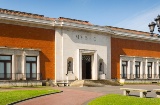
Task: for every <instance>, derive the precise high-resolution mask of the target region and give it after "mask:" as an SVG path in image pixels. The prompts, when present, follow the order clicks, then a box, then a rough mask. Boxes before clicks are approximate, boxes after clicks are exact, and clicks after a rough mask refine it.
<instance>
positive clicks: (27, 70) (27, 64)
mask: <svg viewBox="0 0 160 105" xmlns="http://www.w3.org/2000/svg"><path fill="white" fill-rule="evenodd" d="M26 78H30V63H26Z"/></svg>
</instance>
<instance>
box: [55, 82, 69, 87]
mask: <svg viewBox="0 0 160 105" xmlns="http://www.w3.org/2000/svg"><path fill="white" fill-rule="evenodd" d="M56 84H57V86H58V87H59V86H60V84H62V85H63V86H69V83H67V82H57V83H56Z"/></svg>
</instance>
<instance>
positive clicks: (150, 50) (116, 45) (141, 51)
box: [111, 38, 160, 78]
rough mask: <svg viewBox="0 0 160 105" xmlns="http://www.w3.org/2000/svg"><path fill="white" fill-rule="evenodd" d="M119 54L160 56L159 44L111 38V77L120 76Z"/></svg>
mask: <svg viewBox="0 0 160 105" xmlns="http://www.w3.org/2000/svg"><path fill="white" fill-rule="evenodd" d="M120 55H128V56H142V57H157V58H160V44H158V43H151V42H144V41H135V40H127V39H119V38H111V72H112V73H111V77H112V78H119V76H120Z"/></svg>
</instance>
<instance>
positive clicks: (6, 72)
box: [0, 55, 12, 80]
mask: <svg viewBox="0 0 160 105" xmlns="http://www.w3.org/2000/svg"><path fill="white" fill-rule="evenodd" d="M11 62H12V60H11V56H3V55H0V79H1V80H9V79H11V78H12V75H11V74H12V70H11V68H12V63H11Z"/></svg>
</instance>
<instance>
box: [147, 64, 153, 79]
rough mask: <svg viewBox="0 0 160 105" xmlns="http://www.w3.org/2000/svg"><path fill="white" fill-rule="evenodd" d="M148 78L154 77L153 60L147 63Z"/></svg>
mask: <svg viewBox="0 0 160 105" xmlns="http://www.w3.org/2000/svg"><path fill="white" fill-rule="evenodd" d="M147 70H148V78H152V62H148V63H147Z"/></svg>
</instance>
